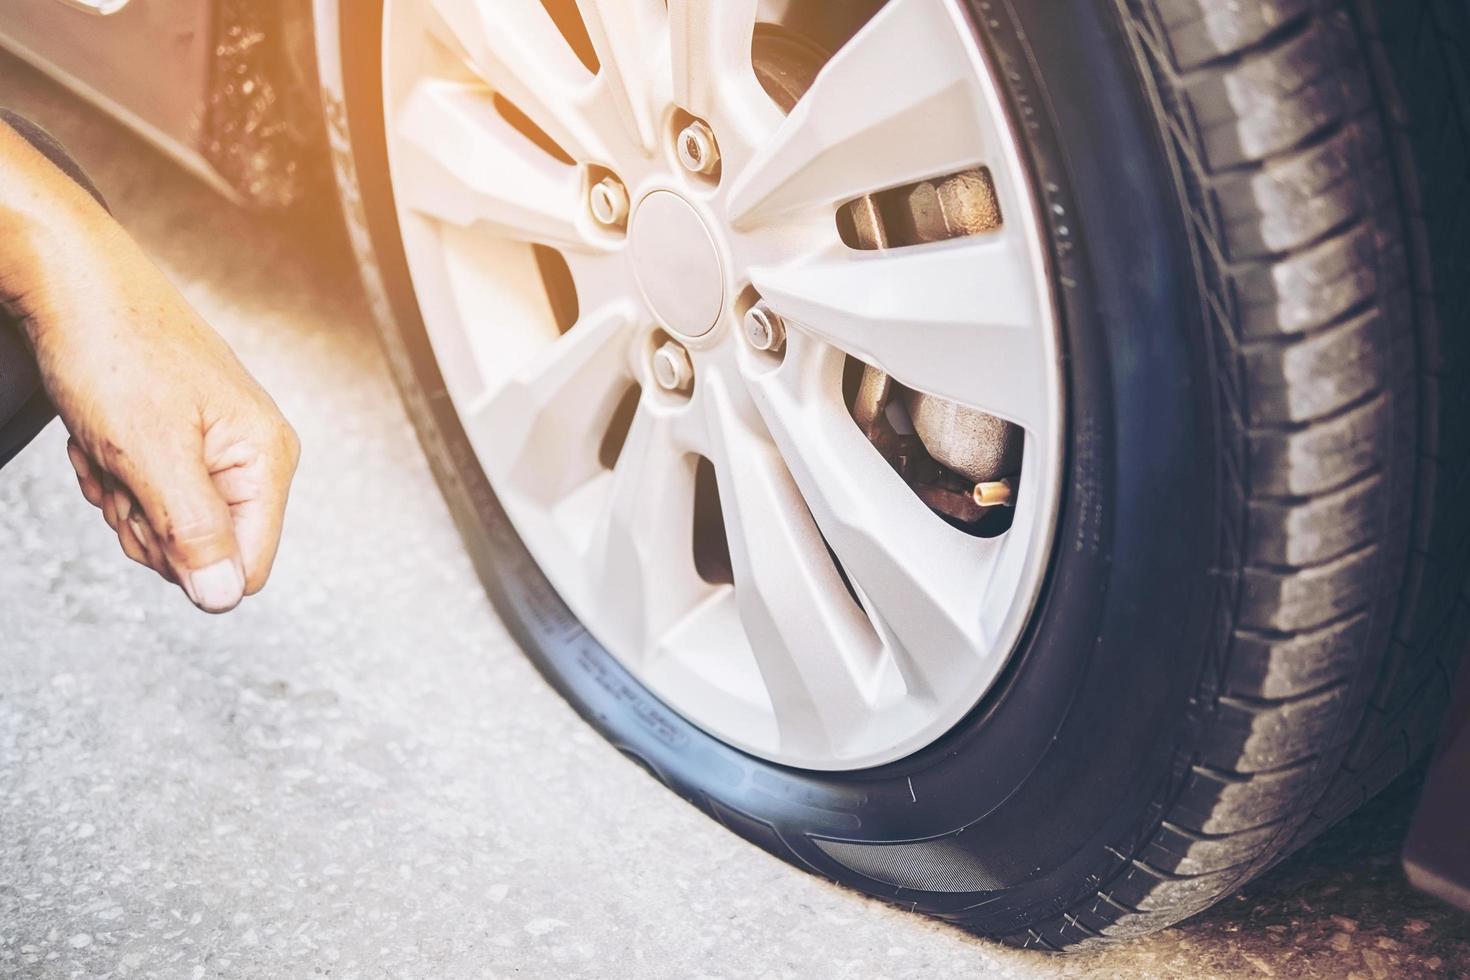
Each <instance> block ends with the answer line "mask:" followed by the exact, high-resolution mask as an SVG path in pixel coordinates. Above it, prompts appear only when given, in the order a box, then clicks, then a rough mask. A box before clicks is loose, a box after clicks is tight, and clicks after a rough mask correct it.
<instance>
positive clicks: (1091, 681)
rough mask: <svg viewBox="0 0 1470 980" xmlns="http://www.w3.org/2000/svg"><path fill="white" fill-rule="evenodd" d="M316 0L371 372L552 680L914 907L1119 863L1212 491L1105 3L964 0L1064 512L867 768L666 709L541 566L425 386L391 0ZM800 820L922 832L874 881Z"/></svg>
mask: <svg viewBox="0 0 1470 980" xmlns="http://www.w3.org/2000/svg"><path fill="white" fill-rule="evenodd" d="M318 2H319V18H318V19H319V30H321V31H322V34H323V36H322V38H321V39H320V44H321V47H322V49H323V51H324V52H327V53H328V56H327V57H324V58H323V59H322V60H323V66H324V69H325V70H327V71H329V72H331V73H333V74H334V77H333V78H332V79H330V81H329V82H328V84H327V85H325V86H324V88H325V91H326V93H327V100H328V105H327V117H328V122H329V128H330V129H331V135H332V140H333V148H334V152H335V156H336V158H337V161H336V162H337V170H338V174H339V178H340V182H341V184H342V188H343V199H344V204H345V206H346V207H345V210H346V211H347V214H348V219H349V225H350V226H351V230H352V233H353V234H352V237H353V240H354V245H355V246H356V248H357V250H358V252H359V255H360V258H361V259H362V260H363V267H364V278H365V281H366V282H367V284H368V288H369V293H370V295H372V296H373V297H374V298H375V299H376V300H377V302H376V303H375V306H376V308H377V310H378V313H379V320H380V322H381V326H382V333H383V339H384V344H385V347H386V350H387V352H388V355H389V361H390V364H391V366H392V368H393V371H394V374H395V377H396V380H397V381H398V383H399V385H400V388H401V389H402V391H403V394H404V396H405V400H406V403H407V405H408V407H409V410H410V414H411V415H412V416H413V418H414V422H415V424H416V426H417V427H418V429H419V432H420V435H421V438H422V440H423V442H424V445H425V448H426V452H427V453H428V455H429V458H430V461H431V464H432V465H433V468H434V470H435V473H436V476H437V477H438V479H439V481H440V483H441V486H442V487H443V490H444V492H445V494H446V497H447V498H448V500H449V501H450V504H451V507H452V510H453V511H454V513H455V516H456V520H457V521H458V523H459V524H460V527H461V530H462V532H463V533H464V536H465V539H466V541H467V543H468V545H469V548H470V551H471V554H472V557H473V558H474V560H475V563H476V566H477V569H478V570H479V572H480V574H481V576H482V578H483V579H484V581H485V584H486V587H487V589H488V590H489V592H490V595H491V597H492V599H493V600H494V602H495V604H496V606H497V608H498V609H499V610H500V612H501V613H502V615H503V616H504V618H505V620H506V622H507V624H508V626H509V627H510V628H511V630H512V632H513V633H514V635H515V636H516V639H517V640H518V641H519V642H520V644H521V646H522V647H523V648H524V650H525V651H526V653H527V655H528V656H529V657H530V658H531V659H532V661H533V662H534V663H535V665H536V666H537V667H538V669H539V670H540V671H541V672H542V673H543V674H544V675H545V676H546V678H547V679H548V681H550V683H551V684H552V685H553V686H554V687H556V689H557V690H558V691H560V692H561V694H562V695H563V696H565V697H566V698H567V700H568V701H569V702H570V703H571V704H572V705H573V706H574V707H575V708H576V709H577V710H578V711H579V712H580V713H581V714H582V715H583V716H584V717H586V719H587V720H588V721H589V722H590V723H591V724H592V725H594V726H595V727H596V728H597V729H598V730H599V731H600V732H601V733H602V734H603V735H604V736H606V737H607V738H608V739H609V740H610V741H612V742H613V743H614V744H616V745H617V746H619V747H620V748H621V749H622V750H623V751H624V752H625V753H626V754H628V755H629V756H630V757H632V758H633V759H634V760H636V761H637V762H638V763H640V764H641V765H643V766H644V767H645V768H646V769H648V770H649V771H650V772H651V773H653V774H654V775H655V776H656V777H657V778H659V779H660V780H662V781H663V782H665V783H666V784H667V785H668V786H669V787H670V788H672V789H673V790H674V791H675V792H677V793H679V794H680V795H681V796H683V797H685V798H686V799H688V800H690V801H691V802H693V803H695V804H696V805H698V806H700V807H702V808H703V809H705V810H706V811H707V812H709V813H711V815H713V816H715V817H717V818H718V819H720V820H722V821H723V822H724V823H725V824H726V825H727V826H730V827H731V829H732V830H735V831H736V832H738V833H741V834H742V835H743V836H746V837H747V838H749V839H751V840H752V841H754V842H755V843H757V844H759V845H761V846H763V847H765V848H767V849H768V850H772V851H773V852H775V853H777V854H778V855H779V856H781V857H783V858H785V859H787V860H792V861H794V862H796V863H798V864H801V865H806V866H807V867H809V868H811V869H813V870H816V871H818V872H820V873H822V874H823V875H825V876H828V877H831V878H834V879H837V880H840V881H843V882H845V883H847V884H850V885H853V886H855V887H859V888H861V889H863V890H865V891H868V892H870V893H871V894H874V895H878V896H880V897H884V898H887V899H891V900H893V901H897V902H900V903H902V904H904V905H906V906H910V907H916V908H919V909H923V910H927V911H931V912H935V913H939V914H942V915H946V916H947V917H950V918H953V919H956V920H957V921H962V922H965V923H966V924H969V925H972V926H974V927H977V928H980V929H982V930H984V931H987V932H1008V931H1012V930H1014V929H1017V928H1020V927H1022V926H1024V925H1025V923H1026V922H1028V921H1030V920H1032V919H1034V918H1036V917H1037V916H1039V915H1042V914H1047V913H1048V912H1049V911H1051V910H1052V909H1054V908H1061V907H1064V906H1065V904H1067V903H1068V902H1070V901H1072V900H1074V899H1075V898H1077V897H1080V896H1081V895H1084V894H1087V893H1088V889H1090V888H1094V887H1095V883H1096V881H1098V880H1102V879H1103V878H1105V877H1106V876H1108V875H1109V874H1111V873H1112V872H1113V871H1115V870H1116V868H1117V866H1118V864H1119V862H1120V859H1119V858H1118V857H1117V856H1116V855H1115V854H1114V853H1113V852H1114V851H1117V852H1121V853H1122V854H1128V853H1132V844H1133V842H1134V841H1136V840H1141V839H1143V838H1144V837H1145V836H1146V835H1147V834H1148V832H1149V831H1150V830H1151V829H1152V824H1151V823H1150V818H1149V813H1150V812H1151V811H1152V808H1153V807H1154V804H1155V801H1156V800H1157V799H1158V798H1160V797H1161V796H1167V794H1168V786H1169V782H1170V781H1171V780H1173V779H1176V778H1178V777H1179V775H1180V765H1181V763H1180V759H1181V758H1182V757H1187V751H1185V752H1182V753H1181V751H1180V749H1179V748H1178V747H1179V746H1180V745H1182V744H1186V743H1187V741H1188V732H1189V729H1190V726H1191V725H1192V724H1193V723H1194V719H1193V718H1192V717H1191V715H1190V712H1189V703H1190V696H1191V692H1192V691H1193V690H1194V689H1195V687H1196V685H1197V682H1198V680H1199V677H1200V674H1201V671H1202V670H1206V669H1208V668H1209V665H1210V663H1211V662H1212V659H1213V658H1214V657H1215V653H1214V649H1213V646H1212V644H1210V643H1209V642H1207V638H1208V637H1209V636H1210V635H1211V625H1212V617H1213V613H1214V610H1215V609H1216V608H1218V599H1219V597H1218V596H1217V594H1216V593H1217V589H1218V583H1217V581H1216V579H1217V577H1215V576H1212V575H1211V573H1210V570H1211V569H1212V568H1217V567H1220V566H1219V565H1218V564H1216V562H1217V552H1218V551H1219V550H1220V545H1219V542H1218V540H1217V539H1218V537H1219V530H1218V525H1219V521H1218V520H1217V519H1216V516H1215V515H1217V514H1218V513H1219V509H1220V508H1219V502H1218V491H1217V487H1218V483H1219V475H1218V473H1217V472H1216V462H1215V461H1216V460H1217V459H1218V458H1219V454H1218V451H1217V450H1218V447H1217V445H1216V444H1217V442H1218V439H1219V437H1218V435H1217V433H1216V428H1215V424H1214V422H1213V419H1214V418H1215V398H1214V392H1213V386H1212V385H1211V384H1210V382H1209V379H1210V378H1211V377H1212V375H1213V369H1212V364H1211V354H1210V350H1209V347H1208V344H1207V343H1206V342H1205V331H1204V330H1203V329H1202V325H1201V318H1202V315H1201V310H1200V303H1199V298H1198V296H1197V294H1196V291H1195V287H1194V283H1195V282H1196V277H1195V271H1194V265H1193V260H1192V257H1191V254H1190V251H1189V245H1188V244H1187V243H1188V239H1187V236H1186V235H1185V232H1184V226H1183V218H1182V214H1181V210H1180V207H1179V205H1178V203H1177V202H1176V200H1175V199H1174V196H1173V191H1172V188H1173V187H1174V186H1175V183H1174V177H1173V175H1172V174H1171V172H1170V170H1169V165H1168V162H1167V160H1168V158H1167V154H1166V153H1165V152H1164V149H1163V146H1162V144H1161V136H1160V134H1159V132H1158V127H1157V124H1156V123H1155V122H1154V119H1155V118H1156V117H1155V114H1154V113H1153V112H1152V111H1150V107H1149V105H1148V103H1147V101H1146V94H1145V89H1144V87H1143V84H1142V82H1141V80H1140V79H1139V77H1138V73H1137V69H1136V67H1135V65H1134V61H1133V57H1132V54H1131V50H1130V47H1129V44H1128V42H1127V39H1126V38H1125V37H1124V36H1123V34H1122V28H1121V27H1120V24H1119V21H1118V19H1117V17H1116V15H1115V14H1114V12H1113V11H1112V9H1111V7H1110V6H1109V5H1102V4H1065V5H1063V4H1037V3H1028V2H1025V0H1004V2H1002V0H986V2H981V0H974V2H973V3H972V4H971V13H972V15H973V23H974V24H975V25H977V29H978V30H979V31H980V35H981V39H982V42H983V43H984V44H985V45H986V46H987V48H988V50H989V51H990V53H991V55H992V56H993V58H994V60H995V63H996V65H997V69H998V71H997V74H998V76H999V77H1000V79H1001V81H1002V83H1003V88H1004V91H1005V94H1006V97H1007V99H1008V101H1009V103H1010V108H1011V111H1012V114H1013V118H1014V119H1015V120H1016V121H1017V122H1018V126H1017V129H1018V132H1019V134H1020V138H1021V142H1022V144H1023V150H1024V155H1025V157H1026V162H1027V165H1028V166H1029V167H1030V170H1031V174H1032V179H1033V181H1034V186H1035V187H1036V188H1037V189H1038V194H1039V196H1040V197H1041V199H1042V206H1043V212H1042V218H1043V227H1044V231H1045V234H1046V239H1047V244H1048V248H1049V252H1050V255H1049V260H1050V262H1051V266H1052V274H1053V278H1054V281H1055V282H1056V283H1057V291H1056V304H1057V309H1058V313H1059V321H1060V324H1061V330H1062V338H1061V339H1062V347H1063V350H1064V352H1065V353H1064V367H1065V383H1066V401H1067V409H1068V411H1067V436H1066V446H1067V460H1066V468H1065V478H1064V487H1063V496H1062V505H1061V510H1060V514H1059V520H1058V530H1057V535H1056V540H1055V545H1054V553H1053V556H1052V564H1051V569H1050V571H1049V573H1048V577H1047V581H1046V583H1045V585H1044V587H1043V590H1042V594H1041V597H1040V600H1039V601H1038V604H1037V609H1036V612H1035V614H1034V616H1033V618H1032V622H1031V624H1030V626H1029V627H1028V629H1027V631H1026V633H1025V635H1024V637H1023V639H1022V642H1021V644H1020V646H1019V647H1018V649H1017V651H1016V653H1015V655H1014V656H1013V657H1012V660H1011V663H1010V664H1009V666H1008V668H1007V670H1006V672H1005V674H1004V676H1003V677H1002V679H1001V680H1000V681H999V682H998V683H997V685H996V686H995V687H994V688H993V689H992V690H991V691H990V692H989V693H988V694H987V696H986V697H985V699H984V700H983V701H982V702H981V704H980V705H978V706H977V707H976V709H975V710H974V711H973V712H972V713H971V714H970V715H969V716H968V717H967V718H966V719H965V720H964V721H963V722H962V723H961V724H960V725H958V726H956V728H955V729H954V730H952V731H951V732H950V733H949V734H948V735H946V736H945V737H944V738H942V739H940V740H939V741H937V742H936V743H934V744H933V745H931V746H929V747H928V748H926V749H924V750H923V751H921V752H918V753H916V754H914V755H912V756H910V757H908V758H905V759H903V760H900V761H898V762H894V763H890V764H888V765H885V766H882V767H878V768H875V769H870V770H865V771H861V772H849V773H819V772H809V771H799V770H793V769H789V768H785V767H781V766H778V765H775V764H772V763H768V762H765V761H762V760H759V759H755V758H752V757H750V756H747V755H745V754H743V753H741V752H739V751H737V750H735V749H733V748H731V747H729V746H727V745H725V744H723V743H721V742H719V741H718V740H716V739H714V738H713V737H711V736H709V735H707V734H705V733H704V732H703V731H701V730H700V729H698V728H696V727H695V726H693V725H691V724H690V723H689V722H687V721H685V720H684V719H683V718H682V717H681V716H679V715H678V714H676V713H675V712H673V711H672V710H670V709H669V708H668V707H667V706H665V705H664V704H663V703H662V702H660V701H659V700H658V699H657V698H656V697H654V696H653V695H652V694H651V693H650V692H649V691H648V690H647V689H646V688H644V687H643V686H642V685H641V684H640V683H638V682H637V681H636V680H635V679H634V678H633V677H632V676H631V675H630V674H628V673H627V672H626V671H625V670H623V668H622V667H621V666H620V665H619V664H618V662H617V660H616V659H615V658H614V657H612V656H611V654H609V653H608V651H607V650H606V649H604V648H603V647H602V646H601V645H600V644H599V643H597V642H596V640H595V639H594V638H593V637H592V636H591V635H590V634H589V633H588V632H587V631H586V630H585V628H584V627H583V626H582V625H581V623H580V622H579V621H578V620H577V619H576V617H575V616H573V615H572V613H571V612H570V610H568V609H567V607H566V606H565V604H564V603H562V602H561V600H560V598H559V597H558V596H557V595H556V592H555V590H554V589H553V588H552V586H551V584H550V583H549V582H548V581H547V580H546V578H545V576H544V575H543V574H542V573H541V572H540V570H539V568H538V567H537V566H536V564H535V562H534V560H533V559H532V558H531V556H530V554H529V553H528V552H527V550H526V548H525V546H524V544H523V543H522V542H521V540H520V539H519V537H518V536H517V535H516V533H515V530H514V528H513V527H512V526H511V524H510V522H509V520H508V519H507V517H506V515H505V512H504V510H503V509H502V508H501V506H500V504H499V502H498V501H497V499H496V497H495V494H494V492H493V490H492V489H491V487H490V486H489V484H488V482H487V481H486V480H485V477H484V475H483V471H482V470H481V469H480V467H479V465H478V462H477V461H476V457H475V453H474V450H473V448H472V447H471V445H470V442H469V440H468V438H467V437H466V435H465V433H464V430H463V428H462V426H461V424H460V422H459V420H458V418H457V416H456V415H455V413H454V411H453V407H452V404H451V402H450V400H449V399H448V397H447V395H446V394H445V392H444V386H443V381H442V378H441V377H440V374H439V371H438V367H437V365H436V363H435V361H434V358H433V355H432V352H431V351H430V349H429V344H428V341H427V334H426V331H425V328H424V325H423V322H422V319H421V317H420V314H419V308H418V303H417V300H416V298H415V296H414V292H413V286H412V282H411V281H410V278H409V274H408V267H407V262H406V260H405V257H404V255H403V249H402V245H401V241H400V239H399V233H398V227H397V219H396V215H395V213H394V208H393V199H392V189H391V185H390V182H389V177H388V172H387V165H386V162H387V156H386V146H385V143H384V131H383V115H382V106H381V91H382V84H381V77H380V64H379V52H380V39H381V17H382V5H381V3H362V2H359V0H342V2H341V3H340V4H336V5H333V4H332V0H318ZM324 7H331V10H330V12H329V16H327V17H325V18H323V17H322V16H321V15H320V10H321V9H322V8H324ZM323 20H325V21H327V22H328V23H326V24H323ZM338 68H340V77H336V76H335V72H336V70H337V69H338ZM334 86H335V88H334ZM1166 188H1167V189H1168V190H1165V189H1166ZM1154 822H1156V820H1155V821H1154ZM818 839H823V840H837V841H852V842H865V843H873V844H875V845H890V844H892V843H894V842H900V841H902V842H918V844H919V846H917V847H910V848H908V849H906V850H905V851H904V852H903V856H901V857H897V858H896V859H890V860H886V861H885V860H879V861H877V862H873V863H871V864H870V865H869V871H870V872H871V873H873V874H874V875H877V876H876V877H868V876H866V875H864V874H861V873H859V872H857V871H855V870H853V868H852V867H851V866H850V865H851V864H852V862H851V861H848V862H847V863H838V862H837V861H836V860H835V859H833V858H832V857H831V856H829V853H828V851H827V850H824V849H823V848H822V846H821V845H820V844H819V843H817V840H818ZM884 853H885V854H893V855H898V854H899V853H900V852H890V851H885V852H884ZM956 859H957V860H958V863H960V864H962V865H965V866H966V867H968V868H969V869H970V871H969V873H968V877H966V876H965V875H961V876H960V877H959V878H957V879H955V880H954V881H951V882H950V883H948V884H946V885H945V886H944V887H945V890H936V889H934V888H924V887H916V886H918V885H922V884H923V883H924V882H925V881H926V880H929V879H925V878H924V867H925V862H931V863H932V862H933V861H935V860H947V861H951V862H953V861H955V860H956ZM874 864H876V865H881V866H883V867H884V868H885V869H887V870H886V871H885V872H883V873H879V872H877V871H873V865H874ZM977 906H978V907H977Z"/></svg>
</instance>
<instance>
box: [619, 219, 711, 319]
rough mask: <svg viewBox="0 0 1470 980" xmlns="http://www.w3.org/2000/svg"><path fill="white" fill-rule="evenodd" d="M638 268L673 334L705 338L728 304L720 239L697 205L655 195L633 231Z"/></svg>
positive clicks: (652, 301) (645, 288)
mask: <svg viewBox="0 0 1470 980" xmlns="http://www.w3.org/2000/svg"><path fill="white" fill-rule="evenodd" d="M629 239H630V247H631V250H632V256H633V269H634V272H635V275H636V276H637V278H638V287H639V288H640V289H641V290H642V291H643V296H644V298H645V299H647V300H648V305H649V308H650V309H652V310H653V312H654V314H655V315H656V316H657V317H658V318H659V320H660V321H661V322H662V323H663V325H664V326H665V327H666V328H667V329H668V330H669V331H670V332H671V333H675V334H678V335H680V336H683V337H689V338H696V337H703V336H704V335H705V334H707V333H709V332H710V330H712V329H713V328H714V325H715V323H716V322H717V321H718V320H719V318H720V312H721V311H722V310H723V309H724V305H725V269H724V263H723V262H721V261H720V253H719V250H718V249H717V248H716V247H715V239H714V236H713V234H711V232H710V230H709V227H708V226H707V225H706V224H705V223H704V219H703V218H701V217H700V216H699V212H698V211H696V210H695V209H694V206H693V205H692V204H690V203H689V202H688V201H686V200H685V199H684V198H682V197H680V196H679V195H678V194H675V193H674V192H672V191H654V192H653V193H652V194H649V195H648V196H647V197H645V198H644V199H643V201H642V202H641V203H640V204H639V205H638V211H637V212H636V213H635V214H634V215H633V224H632V227H631V228H629Z"/></svg>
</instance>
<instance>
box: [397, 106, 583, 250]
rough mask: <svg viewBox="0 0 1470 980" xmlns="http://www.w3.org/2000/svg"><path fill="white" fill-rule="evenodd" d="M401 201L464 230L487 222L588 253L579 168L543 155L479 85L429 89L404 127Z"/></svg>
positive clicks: (514, 234)
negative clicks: (502, 113)
mask: <svg viewBox="0 0 1470 980" xmlns="http://www.w3.org/2000/svg"><path fill="white" fill-rule="evenodd" d="M397 128H398V134H399V136H400V137H401V139H400V141H399V144H398V146H399V149H400V151H401V152H400V154H399V158H398V159H397V160H396V161H395V163H396V164H397V166H396V169H395V173H394V176H395V179H396V182H397V187H396V188H395V190H396V191H397V194H398V198H399V200H400V201H401V202H402V203H403V204H404V205H405V206H406V207H408V208H409V209H411V210H414V211H418V212H420V213H422V214H425V215H427V216H429V217H432V218H435V219H437V220H439V221H443V222H447V223H450V224H454V225H459V226H462V227H467V226H469V225H473V224H476V223H480V222H483V223H485V224H487V225H489V226H491V227H492V229H493V231H494V232H496V233H499V234H502V235H504V236H506V237H508V238H514V239H517V240H520V241H526V242H538V243H542V244H546V245H551V246H554V247H557V248H571V249H585V248H589V247H591V245H590V242H589V239H588V237H587V236H585V235H584V234H583V233H582V231H581V229H580V227H579V226H578V219H579V217H580V216H581V213H582V201H581V178H580V176H579V174H578V172H577V168H575V167H570V166H567V165H565V164H562V163H559V162H557V161H556V160H554V159H552V158H551V157H550V156H548V155H547V154H545V153H543V152H541V151H540V150H538V149H537V148H536V147H535V146H533V145H532V144H531V143H530V142H529V141H527V140H526V139H525V137H523V136H522V135H521V134H520V133H518V132H517V131H516V130H515V129H514V128H513V127H512V126H511V125H510V124H509V123H507V122H506V121H505V120H504V119H502V118H501V116H500V114H499V113H498V112H496V111H495V107H494V106H493V105H492V104H491V103H490V100H489V99H488V98H487V97H486V96H485V93H484V92H483V91H482V90H480V89H478V88H476V87H474V86H471V85H465V84H463V83H459V82H448V81H425V82H422V83H420V84H419V86H418V87H417V88H416V89H415V90H414V91H413V92H412V93H411V94H410V96H409V98H408V100H407V101H406V102H405V103H404V106H403V109H402V111H401V112H400V113H399V116H398V122H397Z"/></svg>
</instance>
